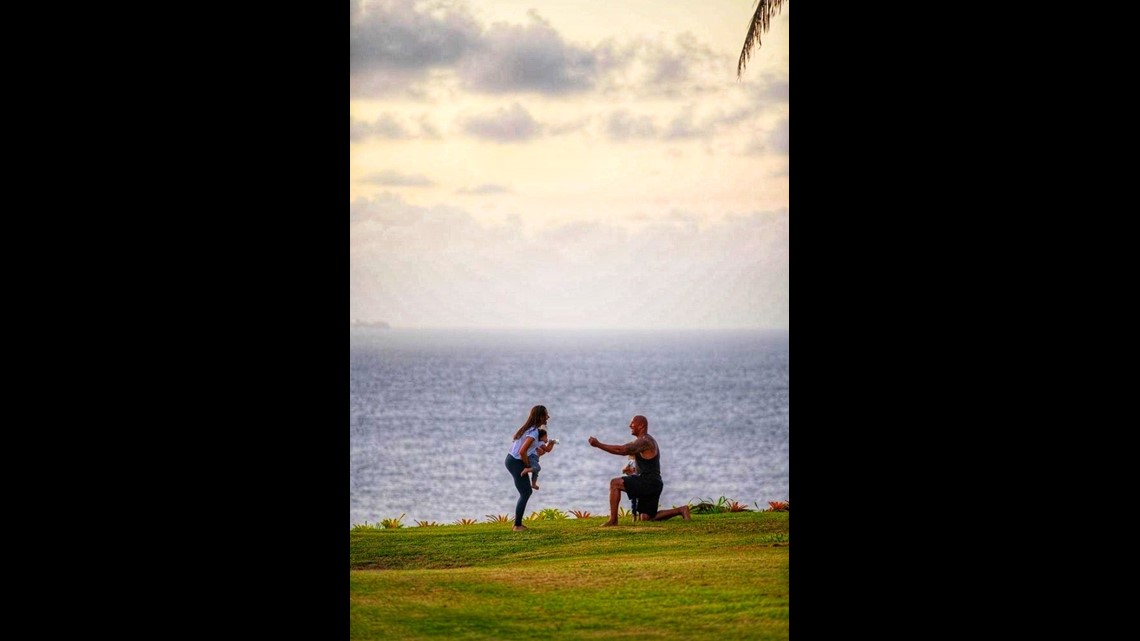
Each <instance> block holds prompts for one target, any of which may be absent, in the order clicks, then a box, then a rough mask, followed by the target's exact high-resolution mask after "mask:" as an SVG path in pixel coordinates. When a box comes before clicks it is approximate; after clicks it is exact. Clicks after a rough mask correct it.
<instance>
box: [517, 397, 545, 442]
mask: <svg viewBox="0 0 1140 641" xmlns="http://www.w3.org/2000/svg"><path fill="white" fill-rule="evenodd" d="M547 416H549V414H547V413H546V406H545V405H535V406H534V407H532V408H530V416H528V417H526V422H525V423H523V425H522V427H520V428H519V431H517V432H515V435H514V436H512V437H511V440H512V441H517V440H519V437H521V436H522V435H523V432H525V431H527V430H528V429H530V428H532V427H538V426H539V425H542V422H543V421H544V420H546V417H547Z"/></svg>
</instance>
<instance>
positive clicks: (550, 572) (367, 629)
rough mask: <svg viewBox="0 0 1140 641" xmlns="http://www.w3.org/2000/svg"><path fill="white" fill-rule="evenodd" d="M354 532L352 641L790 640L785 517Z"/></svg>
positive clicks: (749, 515)
mask: <svg viewBox="0 0 1140 641" xmlns="http://www.w3.org/2000/svg"><path fill="white" fill-rule="evenodd" d="M603 521H604V519H603V518H601V517H594V518H589V519H573V518H571V519H565V520H550V521H546V520H544V521H528V522H527V525H528V526H529V527H530V529H529V530H528V531H526V532H513V531H511V524H510V523H506V524H501V523H479V524H475V525H448V526H441V527H404V528H400V529H386V530H377V529H354V530H353V531H352V532H351V533H350V537H349V541H350V546H349V560H350V563H349V568H350V571H349V581H350V590H349V594H350V608H349V616H350V633H351V634H350V636H351V638H353V639H435V638H440V639H444V638H446V639H509V638H536V639H635V638H636V639H645V638H652V639H697V638H703V639H706V640H707V641H713V640H715V641H725V640H727V639H787V638H788V540H789V539H788V513H787V512H734V513H720V514H693V519H692V520H691V521H684V520H682V519H681V518H680V517H677V518H674V519H670V520H668V521H661V522H638V523H637V524H634V523H633V522H632V521H631V520H630V519H629V518H628V517H624V518H622V519H621V522H620V524H619V525H618V526H616V527H612V528H602V527H599V526H600V525H601V523H602V522H603Z"/></svg>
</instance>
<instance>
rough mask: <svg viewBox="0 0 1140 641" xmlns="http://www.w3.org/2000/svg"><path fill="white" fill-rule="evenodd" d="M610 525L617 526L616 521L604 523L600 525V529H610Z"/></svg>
mask: <svg viewBox="0 0 1140 641" xmlns="http://www.w3.org/2000/svg"><path fill="white" fill-rule="evenodd" d="M612 525H617V521H606V522H605V523H602V527H610V526H612Z"/></svg>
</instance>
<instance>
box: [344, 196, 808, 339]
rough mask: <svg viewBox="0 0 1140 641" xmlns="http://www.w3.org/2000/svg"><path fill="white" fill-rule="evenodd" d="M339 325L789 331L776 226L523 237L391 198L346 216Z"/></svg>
mask: <svg viewBox="0 0 1140 641" xmlns="http://www.w3.org/2000/svg"><path fill="white" fill-rule="evenodd" d="M350 220H351V224H350V229H351V254H352V260H351V263H352V270H351V275H350V289H351V303H350V305H351V315H352V316H353V317H359V318H377V319H383V320H387V321H388V322H390V323H392V324H393V325H398V326H420V327H427V326H435V327H627V328H654V327H657V328H686V327H690V328H691V327H708V328H714V327H724V328H729V327H787V326H788V215H787V211H786V210H784V211H781V212H755V213H753V214H750V215H746V216H739V217H735V218H730V219H727V220H725V221H723V222H720V223H716V224H706V225H703V226H701V225H698V224H697V223H696V219H695V218H692V217H689V216H686V215H684V214H676V215H675V216H673V217H671V219H666V220H663V221H662V222H660V223H656V224H653V225H649V226H647V227H645V228H643V229H642V230H640V231H632V230H627V229H622V228H619V227H615V226H612V225H608V224H605V223H586V222H579V223H574V224H568V225H562V226H553V227H547V228H545V229H543V230H542V231H540V232H538V233H536V234H532V235H528V234H524V233H523V231H522V229H521V228H520V227H519V226H518V225H517V224H506V225H500V226H490V225H480V224H478V223H477V222H476V221H475V219H474V218H472V217H471V216H470V215H469V214H467V213H466V212H464V211H462V210H459V209H456V208H451V207H434V208H423V207H416V206H412V205H409V204H407V203H406V202H404V201H402V200H401V199H399V198H396V197H393V196H383V197H379V198H374V199H371V200H358V201H357V202H355V203H353V205H352V207H351V208H350Z"/></svg>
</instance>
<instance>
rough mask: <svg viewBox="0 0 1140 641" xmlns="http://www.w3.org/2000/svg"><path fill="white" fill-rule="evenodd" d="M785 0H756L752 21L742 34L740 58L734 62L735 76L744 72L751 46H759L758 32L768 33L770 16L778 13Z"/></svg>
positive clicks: (750, 54)
mask: <svg viewBox="0 0 1140 641" xmlns="http://www.w3.org/2000/svg"><path fill="white" fill-rule="evenodd" d="M785 2H787V0H757V3H756V12H755V13H753V14H752V22H751V23H749V25H748V35H746V36H744V48H743V49H741V50H740V60H739V61H738V62H737V63H736V77H737V78H739V77H740V74H741V73H743V72H744V67H745V66H747V64H748V58H749V57H751V56H752V48H753V47H755V48H757V49H759V48H760V45H761V44H762V43H761V42H760V34H761V33H768V27H769V26H770V25H771V24H772V17H773V16H775V15H776V14H778V13H780V9H781V8H783V5H784V3H785Z"/></svg>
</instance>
